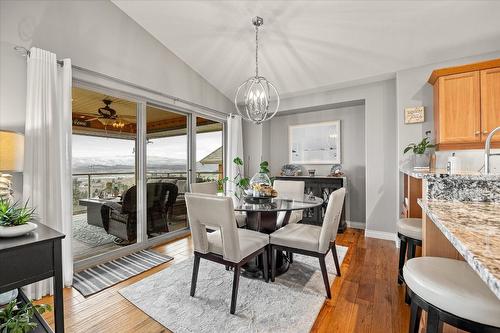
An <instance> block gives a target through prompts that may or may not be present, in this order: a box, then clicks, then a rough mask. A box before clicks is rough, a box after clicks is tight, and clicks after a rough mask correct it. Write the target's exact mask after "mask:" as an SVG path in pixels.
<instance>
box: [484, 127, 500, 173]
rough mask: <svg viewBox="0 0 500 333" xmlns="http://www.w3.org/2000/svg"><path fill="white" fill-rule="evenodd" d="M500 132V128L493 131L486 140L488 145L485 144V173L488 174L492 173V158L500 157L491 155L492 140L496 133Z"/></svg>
mask: <svg viewBox="0 0 500 333" xmlns="http://www.w3.org/2000/svg"><path fill="white" fill-rule="evenodd" d="M498 131H500V126H498V127H497V128H495V129H494V130H493V131H491V133H490V134H489V135H488V137H487V138H486V143H485V144H484V173H486V174H489V173H490V156H493V155H500V154H491V153H490V146H491V139H492V138H493V135H495V133H496V132H498Z"/></svg>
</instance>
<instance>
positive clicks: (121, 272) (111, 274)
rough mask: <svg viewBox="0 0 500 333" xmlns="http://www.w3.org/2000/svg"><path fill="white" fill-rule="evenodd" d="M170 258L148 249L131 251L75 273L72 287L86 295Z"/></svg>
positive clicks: (170, 258)
mask: <svg viewBox="0 0 500 333" xmlns="http://www.w3.org/2000/svg"><path fill="white" fill-rule="evenodd" d="M172 259H174V258H172V257H170V256H167V255H164V254H159V253H156V252H153V251H148V250H143V251H140V252H136V253H132V254H129V255H128V256H125V257H121V258H118V259H115V260H112V261H109V262H107V263H104V264H101V265H97V266H94V267H91V268H87V269H86V270H83V271H81V272H78V273H75V275H74V276H73V288H75V289H76V290H78V291H79V292H80V293H81V294H82V295H83V296H85V297H87V296H90V295H93V294H95V293H97V292H99V291H101V290H104V289H106V288H109V287H111V286H113V285H115V284H117V283H119V282H121V281H124V280H126V279H128V278H131V277H132V276H135V275H137V274H140V273H142V272H144V271H147V270H148V269H151V268H153V267H156V266H158V265H161V264H163V263H166V262H169V261H170V260H172Z"/></svg>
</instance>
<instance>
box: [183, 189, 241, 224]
mask: <svg viewBox="0 0 500 333" xmlns="http://www.w3.org/2000/svg"><path fill="white" fill-rule="evenodd" d="M218 191H219V184H218V183H217V182H204V183H191V193H199V194H212V195H217V193H218ZM234 216H235V219H236V224H237V225H238V227H239V228H243V227H245V226H246V224H247V216H246V214H245V213H243V212H236V213H235V214H234Z"/></svg>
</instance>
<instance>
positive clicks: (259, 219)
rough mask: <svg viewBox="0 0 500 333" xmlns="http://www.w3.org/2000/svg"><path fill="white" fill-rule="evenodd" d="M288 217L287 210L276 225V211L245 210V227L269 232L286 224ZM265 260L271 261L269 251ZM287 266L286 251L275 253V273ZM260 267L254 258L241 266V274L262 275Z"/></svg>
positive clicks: (288, 263) (260, 264)
mask: <svg viewBox="0 0 500 333" xmlns="http://www.w3.org/2000/svg"><path fill="white" fill-rule="evenodd" d="M289 219H290V211H287V212H286V213H285V217H284V218H283V221H282V225H280V226H278V225H277V222H278V212H247V222H246V228H247V229H250V230H255V231H258V232H262V233H265V234H271V233H273V232H274V231H276V230H277V229H279V228H280V227H281V226H284V225H286V224H287V223H288V220H289ZM267 262H271V252H269V253H268V260H267ZM289 268H290V261H289V259H288V257H287V255H286V253H285V252H282V251H278V253H277V254H276V275H281V274H283V273H285V272H286V271H288V269H289ZM262 269H263V265H262V263H261V262H260V260H258V259H257V258H256V259H254V260H251V261H250V262H249V263H248V264H247V265H246V266H244V267H243V270H244V271H243V273H242V274H243V275H244V276H246V277H249V278H261V277H262V276H263V273H262ZM269 271H270V269H269ZM269 274H270V272H269Z"/></svg>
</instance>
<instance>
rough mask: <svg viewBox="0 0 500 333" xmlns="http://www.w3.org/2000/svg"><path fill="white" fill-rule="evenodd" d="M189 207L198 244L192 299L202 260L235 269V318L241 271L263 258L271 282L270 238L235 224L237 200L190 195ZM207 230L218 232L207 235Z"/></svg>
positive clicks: (193, 233) (195, 250) (233, 300)
mask: <svg viewBox="0 0 500 333" xmlns="http://www.w3.org/2000/svg"><path fill="white" fill-rule="evenodd" d="M186 205H187V212H188V218H189V222H190V224H191V235H192V237H193V244H194V267H193V276H192V280H191V296H193V297H194V294H195V291H196V281H197V280H198V270H199V268H200V259H201V258H203V259H206V260H210V261H213V262H216V263H219V264H223V265H226V266H229V267H233V269H234V277H233V291H232V297H231V307H230V311H229V312H230V313H231V314H234V312H235V309H236V299H237V296H238V285H239V281H240V271H241V267H242V266H243V265H244V264H246V263H247V262H248V261H250V260H251V259H253V258H255V257H257V256H259V255H261V257H262V263H263V266H264V278H265V280H266V282H268V281H269V277H268V270H269V267H268V262H267V254H268V252H267V249H268V245H269V236H268V235H267V234H262V233H260V232H257V231H253V230H248V229H242V228H237V227H236V224H235V223H234V220H235V217H234V207H233V200H232V199H231V198H230V197H220V196H215V195H208V194H196V193H186ZM207 226H210V227H211V228H215V229H217V231H215V232H211V233H207V229H206V227H207ZM222 292H223V290H222Z"/></svg>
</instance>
